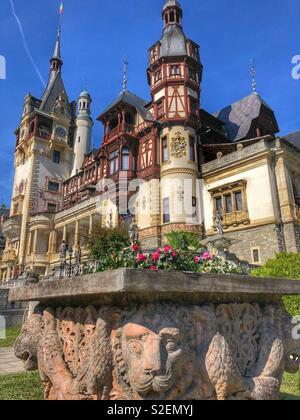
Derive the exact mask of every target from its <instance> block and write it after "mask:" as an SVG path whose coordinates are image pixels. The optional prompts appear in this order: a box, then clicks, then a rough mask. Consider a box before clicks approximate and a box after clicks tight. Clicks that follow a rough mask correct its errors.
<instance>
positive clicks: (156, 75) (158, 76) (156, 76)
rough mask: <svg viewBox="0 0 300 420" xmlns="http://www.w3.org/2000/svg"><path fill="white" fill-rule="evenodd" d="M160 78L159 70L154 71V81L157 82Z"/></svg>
mask: <svg viewBox="0 0 300 420" xmlns="http://www.w3.org/2000/svg"><path fill="white" fill-rule="evenodd" d="M161 79H162V76H161V70H159V71H157V72H155V73H154V83H158V82H159V81H160V80H161Z"/></svg>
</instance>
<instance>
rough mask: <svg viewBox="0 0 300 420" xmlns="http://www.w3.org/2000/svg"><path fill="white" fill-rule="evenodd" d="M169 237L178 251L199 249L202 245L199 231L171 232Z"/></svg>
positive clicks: (169, 240) (170, 242)
mask: <svg viewBox="0 0 300 420" xmlns="http://www.w3.org/2000/svg"><path fill="white" fill-rule="evenodd" d="M167 239H168V243H169V244H170V245H171V246H172V248H174V249H175V250H176V251H198V250H199V249H200V248H201V247H202V245H201V241H200V237H199V235H198V234H197V233H192V232H171V233H169V235H167Z"/></svg>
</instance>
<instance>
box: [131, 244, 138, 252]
mask: <svg viewBox="0 0 300 420" xmlns="http://www.w3.org/2000/svg"><path fill="white" fill-rule="evenodd" d="M131 249H132V251H133V252H138V250H139V246H138V245H137V244H134V245H132V247H131Z"/></svg>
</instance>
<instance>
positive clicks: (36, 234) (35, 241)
mask: <svg viewBox="0 0 300 420" xmlns="http://www.w3.org/2000/svg"><path fill="white" fill-rule="evenodd" d="M37 238H38V230H37V229H36V230H35V231H34V237H33V248H32V254H34V255H35V254H36V251H37Z"/></svg>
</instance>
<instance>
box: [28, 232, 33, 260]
mask: <svg viewBox="0 0 300 420" xmlns="http://www.w3.org/2000/svg"><path fill="white" fill-rule="evenodd" d="M31 248H32V232H31V231H30V232H29V239H28V248H27V255H30V254H31Z"/></svg>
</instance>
